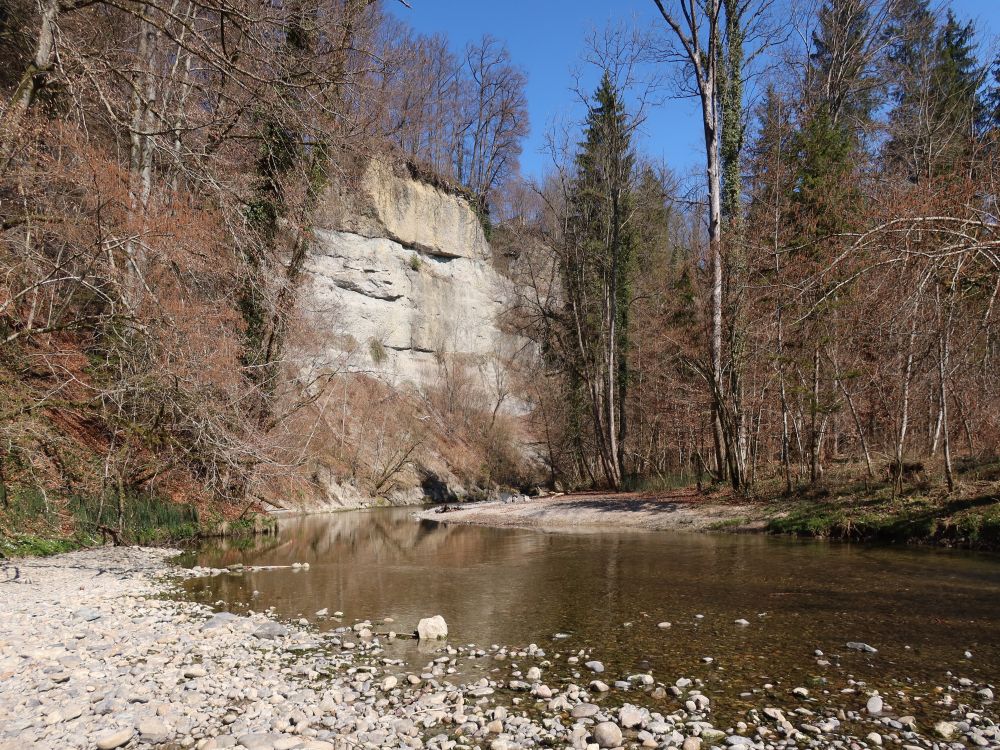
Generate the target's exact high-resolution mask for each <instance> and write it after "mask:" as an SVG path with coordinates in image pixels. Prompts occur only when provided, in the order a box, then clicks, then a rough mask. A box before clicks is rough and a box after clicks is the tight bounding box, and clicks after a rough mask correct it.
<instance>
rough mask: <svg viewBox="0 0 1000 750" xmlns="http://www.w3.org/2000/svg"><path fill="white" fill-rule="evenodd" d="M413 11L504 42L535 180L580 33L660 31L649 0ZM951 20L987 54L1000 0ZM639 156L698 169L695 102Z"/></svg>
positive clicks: (521, 0) (409, 13) (493, 1)
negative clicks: (523, 100)
mask: <svg viewBox="0 0 1000 750" xmlns="http://www.w3.org/2000/svg"><path fill="white" fill-rule="evenodd" d="M408 2H409V4H410V5H411V6H412V9H409V10H408V9H406V8H402V7H401V6H398V5H397V4H396V3H393V2H389V3H387V4H388V5H389V6H390V7H398V8H399V10H395V11H394V12H396V14H397V15H398V16H399V17H401V18H403V19H405V20H406V21H407V22H408V23H410V25H412V26H413V27H414V28H416V29H417V30H418V31H421V32H424V33H434V32H443V33H445V34H447V36H448V37H449V39H450V40H451V42H452V45H453V48H454V49H455V50H461V49H462V48H463V47H464V46H465V45H466V44H467V43H468V42H470V41H474V40H477V39H479V38H480V37H481V36H482V35H483V34H485V33H490V34H492V35H493V36H495V37H498V38H500V39H502V40H504V41H505V42H506V43H507V45H508V47H509V48H510V51H511V55H512V57H513V58H514V60H515V61H516V62H517V63H518V64H519V65H520V66H521V67H523V68H524V69H525V70H526V71H527V74H528V104H529V114H530V117H531V135H530V136H529V137H528V140H527V142H526V143H525V147H524V154H523V155H522V157H521V166H522V171H523V172H524V173H525V174H526V175H528V176H538V175H539V174H540V173H541V172H543V171H544V170H545V168H546V165H547V163H548V157H547V156H546V155H545V154H544V153H542V151H543V144H544V134H545V131H546V129H547V127H548V126H549V124H550V123H551V122H552V121H553V119H560V118H561V119H570V118H572V117H574V116H577V115H578V114H579V112H578V110H577V109H576V108H575V107H574V97H573V94H572V93H571V92H570V85H571V82H572V81H571V76H570V71H571V70H572V69H573V67H574V66H577V65H578V62H579V59H580V56H581V54H582V52H583V49H584V46H583V43H584V39H585V37H586V35H587V32H588V31H590V30H591V29H592V28H594V27H599V28H600V27H604V26H605V25H606V24H607V23H608V22H609V21H622V20H629V19H635V20H636V21H637V22H638V23H640V24H642V25H644V26H646V25H649V26H652V25H654V24H656V25H660V24H662V20H660V18H659V15H658V13H657V11H656V7H655V6H654V4H653V2H652V0H604V1H603V2H602V1H601V0H499V1H497V0H408ZM951 5H952V7H953V8H954V10H955V12H956V14H957V15H958V16H959V17H960V18H962V19H972V20H974V21H975V22H976V27H977V29H979V32H980V38H981V40H982V49H981V52H982V54H983V55H984V56H986V55H990V54H992V53H993V52H994V51H995V50H996V49H997V46H996V44H995V41H994V40H995V39H996V37H997V36H998V35H1000V0H951ZM643 130H644V133H643V135H642V149H643V151H644V152H646V153H647V154H649V155H650V156H652V157H653V158H656V159H660V158H662V159H663V160H665V161H666V163H667V164H669V165H670V166H671V167H672V168H673V169H674V170H675V171H676V172H678V173H679V174H682V175H683V174H688V173H690V172H691V171H692V170H695V169H700V166H701V164H702V161H703V157H702V156H701V151H700V149H701V141H700V138H701V134H700V126H699V124H698V113H697V104H696V102H695V101H694V100H689V99H673V100H669V101H666V102H664V103H663V104H662V105H661V106H658V107H657V108H656V109H655V111H653V112H651V113H650V117H649V119H648V120H647V122H646V124H645V127H644V128H643Z"/></svg>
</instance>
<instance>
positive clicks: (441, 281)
mask: <svg viewBox="0 0 1000 750" xmlns="http://www.w3.org/2000/svg"><path fill="white" fill-rule="evenodd" d="M314 226H315V235H316V243H315V248H314V250H313V252H312V254H311V255H310V258H309V262H308V266H307V268H308V276H309V281H308V284H309V291H308V293H307V296H306V300H307V306H309V307H311V308H312V309H314V310H316V311H326V312H327V313H328V318H329V320H330V323H329V325H331V326H333V327H334V328H335V329H336V333H337V334H339V336H337V337H335V340H337V341H339V346H340V347H342V348H343V349H344V350H345V351H351V350H352V351H353V353H354V356H353V357H352V358H351V360H350V365H349V366H350V367H351V368H353V369H356V370H362V371H368V372H372V373H374V374H377V375H378V376H380V377H382V378H384V379H386V380H387V381H388V382H391V383H394V384H398V385H402V384H405V383H409V384H412V385H415V386H418V387H421V386H425V385H427V384H429V383H431V382H432V381H433V380H434V379H435V378H436V377H437V371H438V363H439V355H441V354H450V355H460V356H468V357H473V358H475V357H489V356H493V355H495V354H496V353H497V352H498V351H501V350H503V348H504V347H505V346H507V347H508V348H509V345H510V343H511V342H510V340H509V338H508V337H506V336H505V335H504V334H503V333H502V332H501V331H500V329H499V327H498V325H497V317H498V315H499V314H500V313H501V312H502V309H503V294H504V292H503V279H502V278H501V277H500V275H499V274H498V273H497V272H496V271H495V270H494V269H493V265H492V263H491V256H490V254H491V250H490V246H489V243H488V242H487V241H486V237H485V236H484V233H483V229H482V225H481V223H480V221H479V219H478V217H477V216H476V214H475V213H474V212H473V211H472V209H471V208H470V207H469V204H468V203H467V202H466V201H465V200H464V199H462V198H461V197H459V196H457V195H454V194H451V193H449V192H446V191H445V190H443V189H441V188H437V187H434V186H431V185H428V184H425V183H423V182H420V181H418V180H416V179H413V178H412V177H409V176H399V175H397V174H395V173H394V172H393V170H392V169H391V168H389V167H388V166H387V165H385V164H383V163H381V162H372V163H371V164H370V165H369V167H368V168H367V170H366V171H365V172H364V174H363V176H362V177H361V178H360V180H359V181H358V183H357V185H356V186H351V189H345V188H343V187H342V188H341V189H339V190H331V191H330V192H329V193H328V195H327V197H326V200H325V201H324V203H323V205H322V207H321V209H320V211H319V213H318V215H317V217H316V221H315V224H314Z"/></svg>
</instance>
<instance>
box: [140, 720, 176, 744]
mask: <svg viewBox="0 0 1000 750" xmlns="http://www.w3.org/2000/svg"><path fill="white" fill-rule="evenodd" d="M137 728H138V730H139V734H140V735H141V736H142V739H143V741H145V742H149V743H150V744H153V745H159V744H160V743H162V742H165V741H166V740H167V738H168V737H169V736H170V730H169V729H168V728H167V725H166V724H164V723H163V722H162V721H160V720H159V719H156V718H154V717H147V718H145V719H143V720H142V721H140V722H139V725H138V727H137Z"/></svg>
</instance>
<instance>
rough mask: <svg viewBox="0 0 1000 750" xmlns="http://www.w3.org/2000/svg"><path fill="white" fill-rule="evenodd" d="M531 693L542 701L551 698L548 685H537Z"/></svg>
mask: <svg viewBox="0 0 1000 750" xmlns="http://www.w3.org/2000/svg"><path fill="white" fill-rule="evenodd" d="M532 692H533V693H534V694H535V695H536V696H538V697H539V698H542V699H543V700H548V699H549V698H551V697H552V688H550V687H549V686H548V685H537V686H536V687H535V689H534V690H533V691H532Z"/></svg>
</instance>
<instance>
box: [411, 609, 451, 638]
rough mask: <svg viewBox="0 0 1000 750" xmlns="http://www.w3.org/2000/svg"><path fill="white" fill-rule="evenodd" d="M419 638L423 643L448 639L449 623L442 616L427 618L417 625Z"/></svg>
mask: <svg viewBox="0 0 1000 750" xmlns="http://www.w3.org/2000/svg"><path fill="white" fill-rule="evenodd" d="M417 636H418V637H419V638H420V640H422V641H434V640H437V639H439V638H447V637H448V623H446V622H445V621H444V618H443V617H442V616H441V615H434V617H425V618H423V619H422V620H421V621H420V622H418V623H417Z"/></svg>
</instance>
